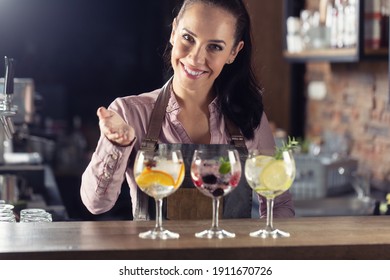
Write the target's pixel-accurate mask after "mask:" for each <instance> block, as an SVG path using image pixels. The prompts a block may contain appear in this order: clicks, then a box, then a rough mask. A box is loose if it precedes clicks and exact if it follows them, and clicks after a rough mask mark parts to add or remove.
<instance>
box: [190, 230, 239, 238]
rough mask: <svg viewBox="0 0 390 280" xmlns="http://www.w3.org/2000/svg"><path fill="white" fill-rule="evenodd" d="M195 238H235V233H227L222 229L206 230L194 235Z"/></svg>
mask: <svg viewBox="0 0 390 280" xmlns="http://www.w3.org/2000/svg"><path fill="white" fill-rule="evenodd" d="M195 237H197V238H208V239H212V238H218V239H223V238H234V237H236V234H235V233H232V232H228V231H226V230H223V229H207V230H204V231H201V232H198V233H195Z"/></svg>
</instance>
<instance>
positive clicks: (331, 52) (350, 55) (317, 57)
mask: <svg viewBox="0 0 390 280" xmlns="http://www.w3.org/2000/svg"><path fill="white" fill-rule="evenodd" d="M284 57H285V58H286V59H287V60H288V61H291V62H307V61H329V62H354V61H358V60H359V56H358V50H357V48H344V49H311V50H305V51H302V52H299V53H291V52H288V51H285V52H284Z"/></svg>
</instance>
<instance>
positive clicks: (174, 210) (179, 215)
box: [167, 188, 223, 220]
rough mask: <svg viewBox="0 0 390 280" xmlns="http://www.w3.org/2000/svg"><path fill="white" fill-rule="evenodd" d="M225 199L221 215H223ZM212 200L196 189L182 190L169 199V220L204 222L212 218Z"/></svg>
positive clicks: (221, 203) (220, 209) (221, 205)
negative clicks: (203, 220)
mask: <svg viewBox="0 0 390 280" xmlns="http://www.w3.org/2000/svg"><path fill="white" fill-rule="evenodd" d="M222 209H223V199H221V200H220V207H219V214H220V216H221V215H222ZM212 211H213V206H212V199H211V198H210V197H208V196H206V195H204V194H202V193H201V192H200V191H199V190H198V189H196V188H180V189H178V190H177V191H176V192H175V193H174V194H172V195H170V196H169V197H168V198H167V218H168V219H169V220H202V219H211V218H212Z"/></svg>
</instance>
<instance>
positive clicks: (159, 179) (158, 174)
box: [135, 169, 175, 189]
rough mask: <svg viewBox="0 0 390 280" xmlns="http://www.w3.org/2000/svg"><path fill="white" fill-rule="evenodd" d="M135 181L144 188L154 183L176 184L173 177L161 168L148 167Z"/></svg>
mask: <svg viewBox="0 0 390 280" xmlns="http://www.w3.org/2000/svg"><path fill="white" fill-rule="evenodd" d="M135 181H136V183H137V185H138V186H139V187H140V188H142V189H146V188H148V187H150V186H152V185H160V186H175V180H174V179H173V177H172V176H171V175H169V174H167V173H165V172H163V171H159V170H148V169H146V170H144V171H143V172H142V173H141V174H140V175H138V176H137V177H136V178H135Z"/></svg>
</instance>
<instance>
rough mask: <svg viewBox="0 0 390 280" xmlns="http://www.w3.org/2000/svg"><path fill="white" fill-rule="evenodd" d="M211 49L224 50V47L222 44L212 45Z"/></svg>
mask: <svg viewBox="0 0 390 280" xmlns="http://www.w3.org/2000/svg"><path fill="white" fill-rule="evenodd" d="M209 49H210V50H212V51H222V50H223V47H221V46H220V45H215V44H213V45H210V46H209Z"/></svg>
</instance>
